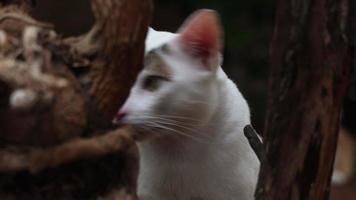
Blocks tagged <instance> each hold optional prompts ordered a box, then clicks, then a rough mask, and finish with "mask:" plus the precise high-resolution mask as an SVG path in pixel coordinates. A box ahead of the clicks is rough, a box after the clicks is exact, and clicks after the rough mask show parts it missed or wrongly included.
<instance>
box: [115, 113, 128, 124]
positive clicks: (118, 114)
mask: <svg viewBox="0 0 356 200" xmlns="http://www.w3.org/2000/svg"><path fill="white" fill-rule="evenodd" d="M125 116H126V112H122V111H120V112H118V113H117V114H116V117H115V119H116V121H117V122H120V121H121V120H122V119H124V117H125Z"/></svg>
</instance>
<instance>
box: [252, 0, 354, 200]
mask: <svg viewBox="0 0 356 200" xmlns="http://www.w3.org/2000/svg"><path fill="white" fill-rule="evenodd" d="M347 16H348V2H347V1H346V0H341V1H339V0H328V1H327V0H312V1H306V0H296V1H295V0H287V1H286V0H280V1H278V10H277V16H276V28H275V31H274V36H273V40H272V45H271V77H270V83H269V87H270V88H269V89H270V98H269V105H268V108H269V110H268V115H267V121H266V127H265V135H264V141H265V149H266V153H267V160H266V162H264V163H263V164H262V168H261V172H260V179H259V183H258V189H257V191H256V196H257V199H273V200H277V199H313V200H317V199H328V194H329V186H330V176H331V172H332V167H333V161H334V153H335V146H336V141H337V134H338V129H339V120H340V109H341V104H342V100H343V97H344V96H345V94H346V92H347V88H348V85H349V82H350V75H351V74H350V73H351V70H350V69H351V66H352V64H353V60H352V51H351V48H350V45H349V43H348V41H347V38H346V36H345V34H344V33H345V27H346V22H347Z"/></svg>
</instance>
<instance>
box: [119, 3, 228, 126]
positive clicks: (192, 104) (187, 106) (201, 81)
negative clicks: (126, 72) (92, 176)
mask: <svg viewBox="0 0 356 200" xmlns="http://www.w3.org/2000/svg"><path fill="white" fill-rule="evenodd" d="M222 46H223V41H222V30H221V26H220V21H219V17H218V15H217V13H216V12H214V11H211V10H199V11H197V12H195V13H194V14H193V15H192V16H190V17H189V18H188V19H187V20H186V22H185V23H184V24H183V25H182V27H181V28H180V29H179V31H178V33H177V34H172V33H167V32H157V31H154V30H153V29H150V30H149V34H148V37H147V39H146V54H145V63H144V65H145V66H144V69H143V70H142V71H141V72H140V74H139V75H138V78H137V80H136V82H135V84H134V86H133V87H132V89H131V93H130V96H129V97H128V99H127V100H126V102H125V104H124V105H123V106H122V108H121V109H120V111H119V112H118V114H117V116H116V121H120V122H122V123H126V124H133V125H137V126H138V127H143V128H147V129H151V128H161V129H166V130H169V129H175V128H177V127H179V126H181V125H183V124H185V125H187V124H189V125H190V126H197V125H199V124H201V123H204V122H206V121H207V120H209V118H210V117H211V116H212V115H213V113H214V109H215V108H216V106H217V105H216V104H217V98H218V94H217V93H218V90H217V84H218V83H217V73H218V69H219V66H220V62H221V49H222ZM174 126H175V127H174Z"/></svg>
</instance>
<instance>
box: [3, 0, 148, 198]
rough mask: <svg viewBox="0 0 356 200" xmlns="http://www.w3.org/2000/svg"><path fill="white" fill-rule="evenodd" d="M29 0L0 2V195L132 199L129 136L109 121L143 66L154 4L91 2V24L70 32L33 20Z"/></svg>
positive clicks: (134, 164)
mask: <svg viewBox="0 0 356 200" xmlns="http://www.w3.org/2000/svg"><path fill="white" fill-rule="evenodd" d="M34 2H35V1H32V0H28V1H27V0H24V1H18V0H14V1H8V0H2V1H0V188H1V189H0V199H98V198H99V197H102V198H100V199H131V198H133V197H134V196H135V186H136V175H137V152H136V149H135V146H134V141H135V135H133V134H132V133H131V131H129V127H123V128H121V129H116V130H115V127H113V126H112V125H111V119H112V118H113V117H114V114H115V112H116V111H117V110H118V108H119V107H120V106H121V104H122V103H123V101H124V100H125V98H126V96H127V95H128V92H129V89H130V87H131V85H132V84H133V81H134V79H135V77H136V75H137V73H138V72H139V70H140V69H141V67H142V61H143V54H144V40H145V36H146V32H147V27H148V25H149V23H150V19H151V15H152V10H153V9H152V2H151V0H92V7H93V12H94V15H95V17H96V20H97V21H96V24H95V25H94V26H93V29H92V30H91V31H90V32H89V33H87V34H85V35H83V36H79V37H72V38H61V37H59V36H58V35H57V34H56V33H55V32H54V31H53V30H52V28H53V26H52V25H51V24H48V23H43V22H39V21H36V20H35V19H33V18H31V17H30V16H29V15H28V11H29V9H30V7H31V5H32V3H34ZM126 193H130V194H132V195H131V197H129V196H127V195H126Z"/></svg>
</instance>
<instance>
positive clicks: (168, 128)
mask: <svg viewBox="0 0 356 200" xmlns="http://www.w3.org/2000/svg"><path fill="white" fill-rule="evenodd" d="M144 123H145V124H146V125H147V126H151V127H155V128H161V129H164V130H168V133H169V131H170V132H174V133H177V134H179V135H182V136H185V137H187V138H190V139H193V140H194V141H197V142H201V143H208V144H211V143H210V142H207V141H205V140H203V138H199V137H195V136H193V135H190V134H187V133H185V132H182V131H179V130H177V129H175V128H173V127H168V126H166V125H165V124H162V123H159V122H154V121H145V122H144Z"/></svg>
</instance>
